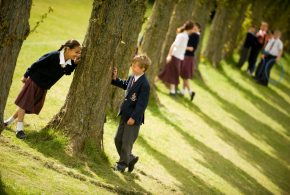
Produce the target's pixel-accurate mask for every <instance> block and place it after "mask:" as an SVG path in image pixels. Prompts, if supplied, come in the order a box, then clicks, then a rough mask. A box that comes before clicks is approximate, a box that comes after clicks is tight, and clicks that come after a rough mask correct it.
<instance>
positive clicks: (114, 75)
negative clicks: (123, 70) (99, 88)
mask: <svg viewBox="0 0 290 195" xmlns="http://www.w3.org/2000/svg"><path fill="white" fill-rule="evenodd" d="M129 78H130V77H129ZM129 78H128V80H127V81H125V80H121V79H119V78H118V70H117V68H116V67H114V68H113V70H112V81H111V84H112V85H115V86H117V87H120V88H123V89H124V90H126V89H127V86H128V81H129Z"/></svg>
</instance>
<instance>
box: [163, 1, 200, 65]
mask: <svg viewBox="0 0 290 195" xmlns="http://www.w3.org/2000/svg"><path fill="white" fill-rule="evenodd" d="M194 4H195V0H179V2H178V3H177V4H176V6H175V9H174V12H173V14H172V16H171V19H170V23H169V28H168V31H167V33H166V38H165V41H164V43H163V45H162V50H161V55H160V59H159V65H160V68H162V67H163V65H164V64H165V59H166V56H167V54H168V51H169V48H170V46H171V44H172V43H173V41H174V38H175V37H176V29H177V28H178V27H180V26H182V25H183V24H184V23H185V21H187V20H190V19H191V15H192V10H193V7H194Z"/></svg>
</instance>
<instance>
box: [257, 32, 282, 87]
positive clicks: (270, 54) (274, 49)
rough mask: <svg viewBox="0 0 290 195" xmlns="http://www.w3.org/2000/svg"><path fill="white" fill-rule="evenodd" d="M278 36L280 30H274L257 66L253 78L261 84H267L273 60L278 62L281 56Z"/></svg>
mask: <svg viewBox="0 0 290 195" xmlns="http://www.w3.org/2000/svg"><path fill="white" fill-rule="evenodd" d="M280 37H281V32H280V31H279V30H275V32H274V36H273V38H271V39H270V40H269V41H268V43H267V45H266V47H265V50H264V54H263V55H262V60H261V62H260V63H259V66H258V68H257V71H256V74H255V80H256V81H257V82H258V83H260V84H262V85H265V86H267V85H268V83H269V78H270V72H271V69H272V67H273V65H274V64H275V62H278V61H279V60H280V58H281V55H282V51H283V43H282V41H281V40H280Z"/></svg>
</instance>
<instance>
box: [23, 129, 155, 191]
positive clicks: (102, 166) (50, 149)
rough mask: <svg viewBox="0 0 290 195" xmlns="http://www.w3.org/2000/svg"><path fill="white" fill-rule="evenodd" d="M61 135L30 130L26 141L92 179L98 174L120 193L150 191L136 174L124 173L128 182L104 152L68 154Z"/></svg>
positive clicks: (47, 131)
mask: <svg viewBox="0 0 290 195" xmlns="http://www.w3.org/2000/svg"><path fill="white" fill-rule="evenodd" d="M60 137H61V136H59V135H57V133H54V132H53V131H52V130H47V129H43V130H41V131H39V132H37V131H31V132H28V135H27V139H26V140H25V142H26V143H27V144H28V145H30V147H31V148H34V149H36V150H37V151H39V152H41V153H42V154H44V155H45V156H46V157H49V158H53V159H55V160H57V161H59V162H60V163H61V164H63V165H64V166H65V167H68V168H73V169H76V170H78V171H80V173H82V174H84V175H86V176H88V177H90V178H92V179H96V178H95V175H97V176H98V177H100V178H102V179H103V180H104V181H105V183H107V184H111V185H113V186H115V187H117V188H116V189H120V188H121V189H120V191H119V192H120V193H127V192H128V193H133V194H134V192H142V193H148V194H149V192H148V191H146V190H145V189H144V188H142V187H141V186H140V185H139V184H137V183H136V182H135V179H136V176H135V175H134V174H131V175H130V174H126V173H124V174H125V175H124V176H125V179H126V181H127V182H126V181H124V180H122V179H121V178H120V177H119V176H118V175H117V173H116V172H115V171H114V170H113V169H112V167H111V165H110V162H109V161H108V159H107V157H106V155H105V154H104V153H103V152H97V151H91V153H93V154H92V155H90V156H87V155H82V156H81V157H79V158H77V157H72V156H70V155H68V153H67V152H66V147H67V143H66V141H65V140H64V139H62V138H60ZM117 192H118V191H117Z"/></svg>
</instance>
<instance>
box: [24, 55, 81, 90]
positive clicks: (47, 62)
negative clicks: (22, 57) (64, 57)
mask: <svg viewBox="0 0 290 195" xmlns="http://www.w3.org/2000/svg"><path fill="white" fill-rule="evenodd" d="M59 54H60V52H59V51H52V52H50V53H47V54H45V55H43V56H42V57H41V58H40V59H39V60H38V61H36V62H34V63H33V64H32V65H31V66H30V67H29V68H28V69H27V71H26V72H25V74H24V77H26V78H27V77H30V78H31V79H32V80H33V81H34V82H35V83H36V84H37V85H38V86H39V87H41V88H43V89H50V88H51V87H52V86H53V85H54V84H55V83H56V82H57V81H58V80H59V79H60V78H61V77H62V76H63V75H64V74H66V75H70V74H71V73H72V72H73V70H74V69H75V68H76V64H75V63H74V61H73V60H71V65H66V67H65V68H62V67H61V65H60V58H59Z"/></svg>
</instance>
